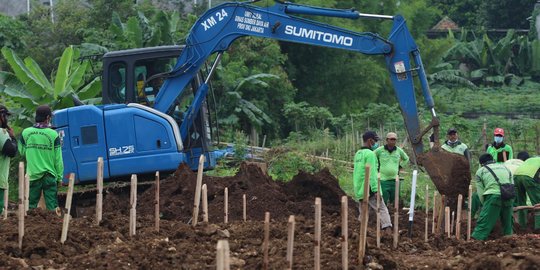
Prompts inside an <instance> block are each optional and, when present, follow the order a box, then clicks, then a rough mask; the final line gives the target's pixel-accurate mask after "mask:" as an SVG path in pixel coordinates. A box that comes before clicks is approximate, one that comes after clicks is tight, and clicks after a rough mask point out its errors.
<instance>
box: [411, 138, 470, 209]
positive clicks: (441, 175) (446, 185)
mask: <svg viewBox="0 0 540 270" xmlns="http://www.w3.org/2000/svg"><path fill="white" fill-rule="evenodd" d="M418 161H419V163H420V164H421V165H422V166H424V168H425V169H426V171H427V173H428V174H429V176H430V177H431V180H432V181H433V183H434V184H435V187H437V190H438V191H439V193H440V194H443V195H446V198H447V205H448V206H450V208H451V209H455V208H456V207H457V197H458V195H459V194H462V195H463V196H464V197H466V196H467V194H468V190H469V184H470V182H471V173H470V166H469V161H468V160H467V159H466V158H465V157H464V156H462V155H458V154H454V153H449V152H446V151H444V150H442V149H440V148H433V149H431V150H430V151H429V152H427V153H423V154H421V155H420V156H418Z"/></svg>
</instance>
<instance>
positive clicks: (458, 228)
mask: <svg viewBox="0 0 540 270" xmlns="http://www.w3.org/2000/svg"><path fill="white" fill-rule="evenodd" d="M462 206H463V195H461V194H459V195H458V200H457V215H456V239H458V240H459V239H461V208H462Z"/></svg>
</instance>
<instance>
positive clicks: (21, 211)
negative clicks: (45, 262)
mask: <svg viewBox="0 0 540 270" xmlns="http://www.w3.org/2000/svg"><path fill="white" fill-rule="evenodd" d="M24 186H25V185H24V162H22V161H21V162H19V206H18V207H19V209H18V210H19V249H20V250H22V242H23V237H24V212H25V209H24Z"/></svg>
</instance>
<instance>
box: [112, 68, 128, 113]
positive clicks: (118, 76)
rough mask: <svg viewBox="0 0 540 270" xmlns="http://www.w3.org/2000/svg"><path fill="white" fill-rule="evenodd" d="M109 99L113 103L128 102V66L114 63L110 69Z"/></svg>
mask: <svg viewBox="0 0 540 270" xmlns="http://www.w3.org/2000/svg"><path fill="white" fill-rule="evenodd" d="M109 74H110V75H109V76H110V80H109V98H110V99H111V101H112V102H113V103H125V102H126V64H125V63H122V62H119V63H114V64H112V65H111V66H110V68H109Z"/></svg>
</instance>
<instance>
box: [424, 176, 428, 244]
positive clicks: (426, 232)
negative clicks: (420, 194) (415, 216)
mask: <svg viewBox="0 0 540 270" xmlns="http://www.w3.org/2000/svg"><path fill="white" fill-rule="evenodd" d="M428 224H429V186H428V185H426V221H425V231H424V241H425V242H427V241H428Z"/></svg>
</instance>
